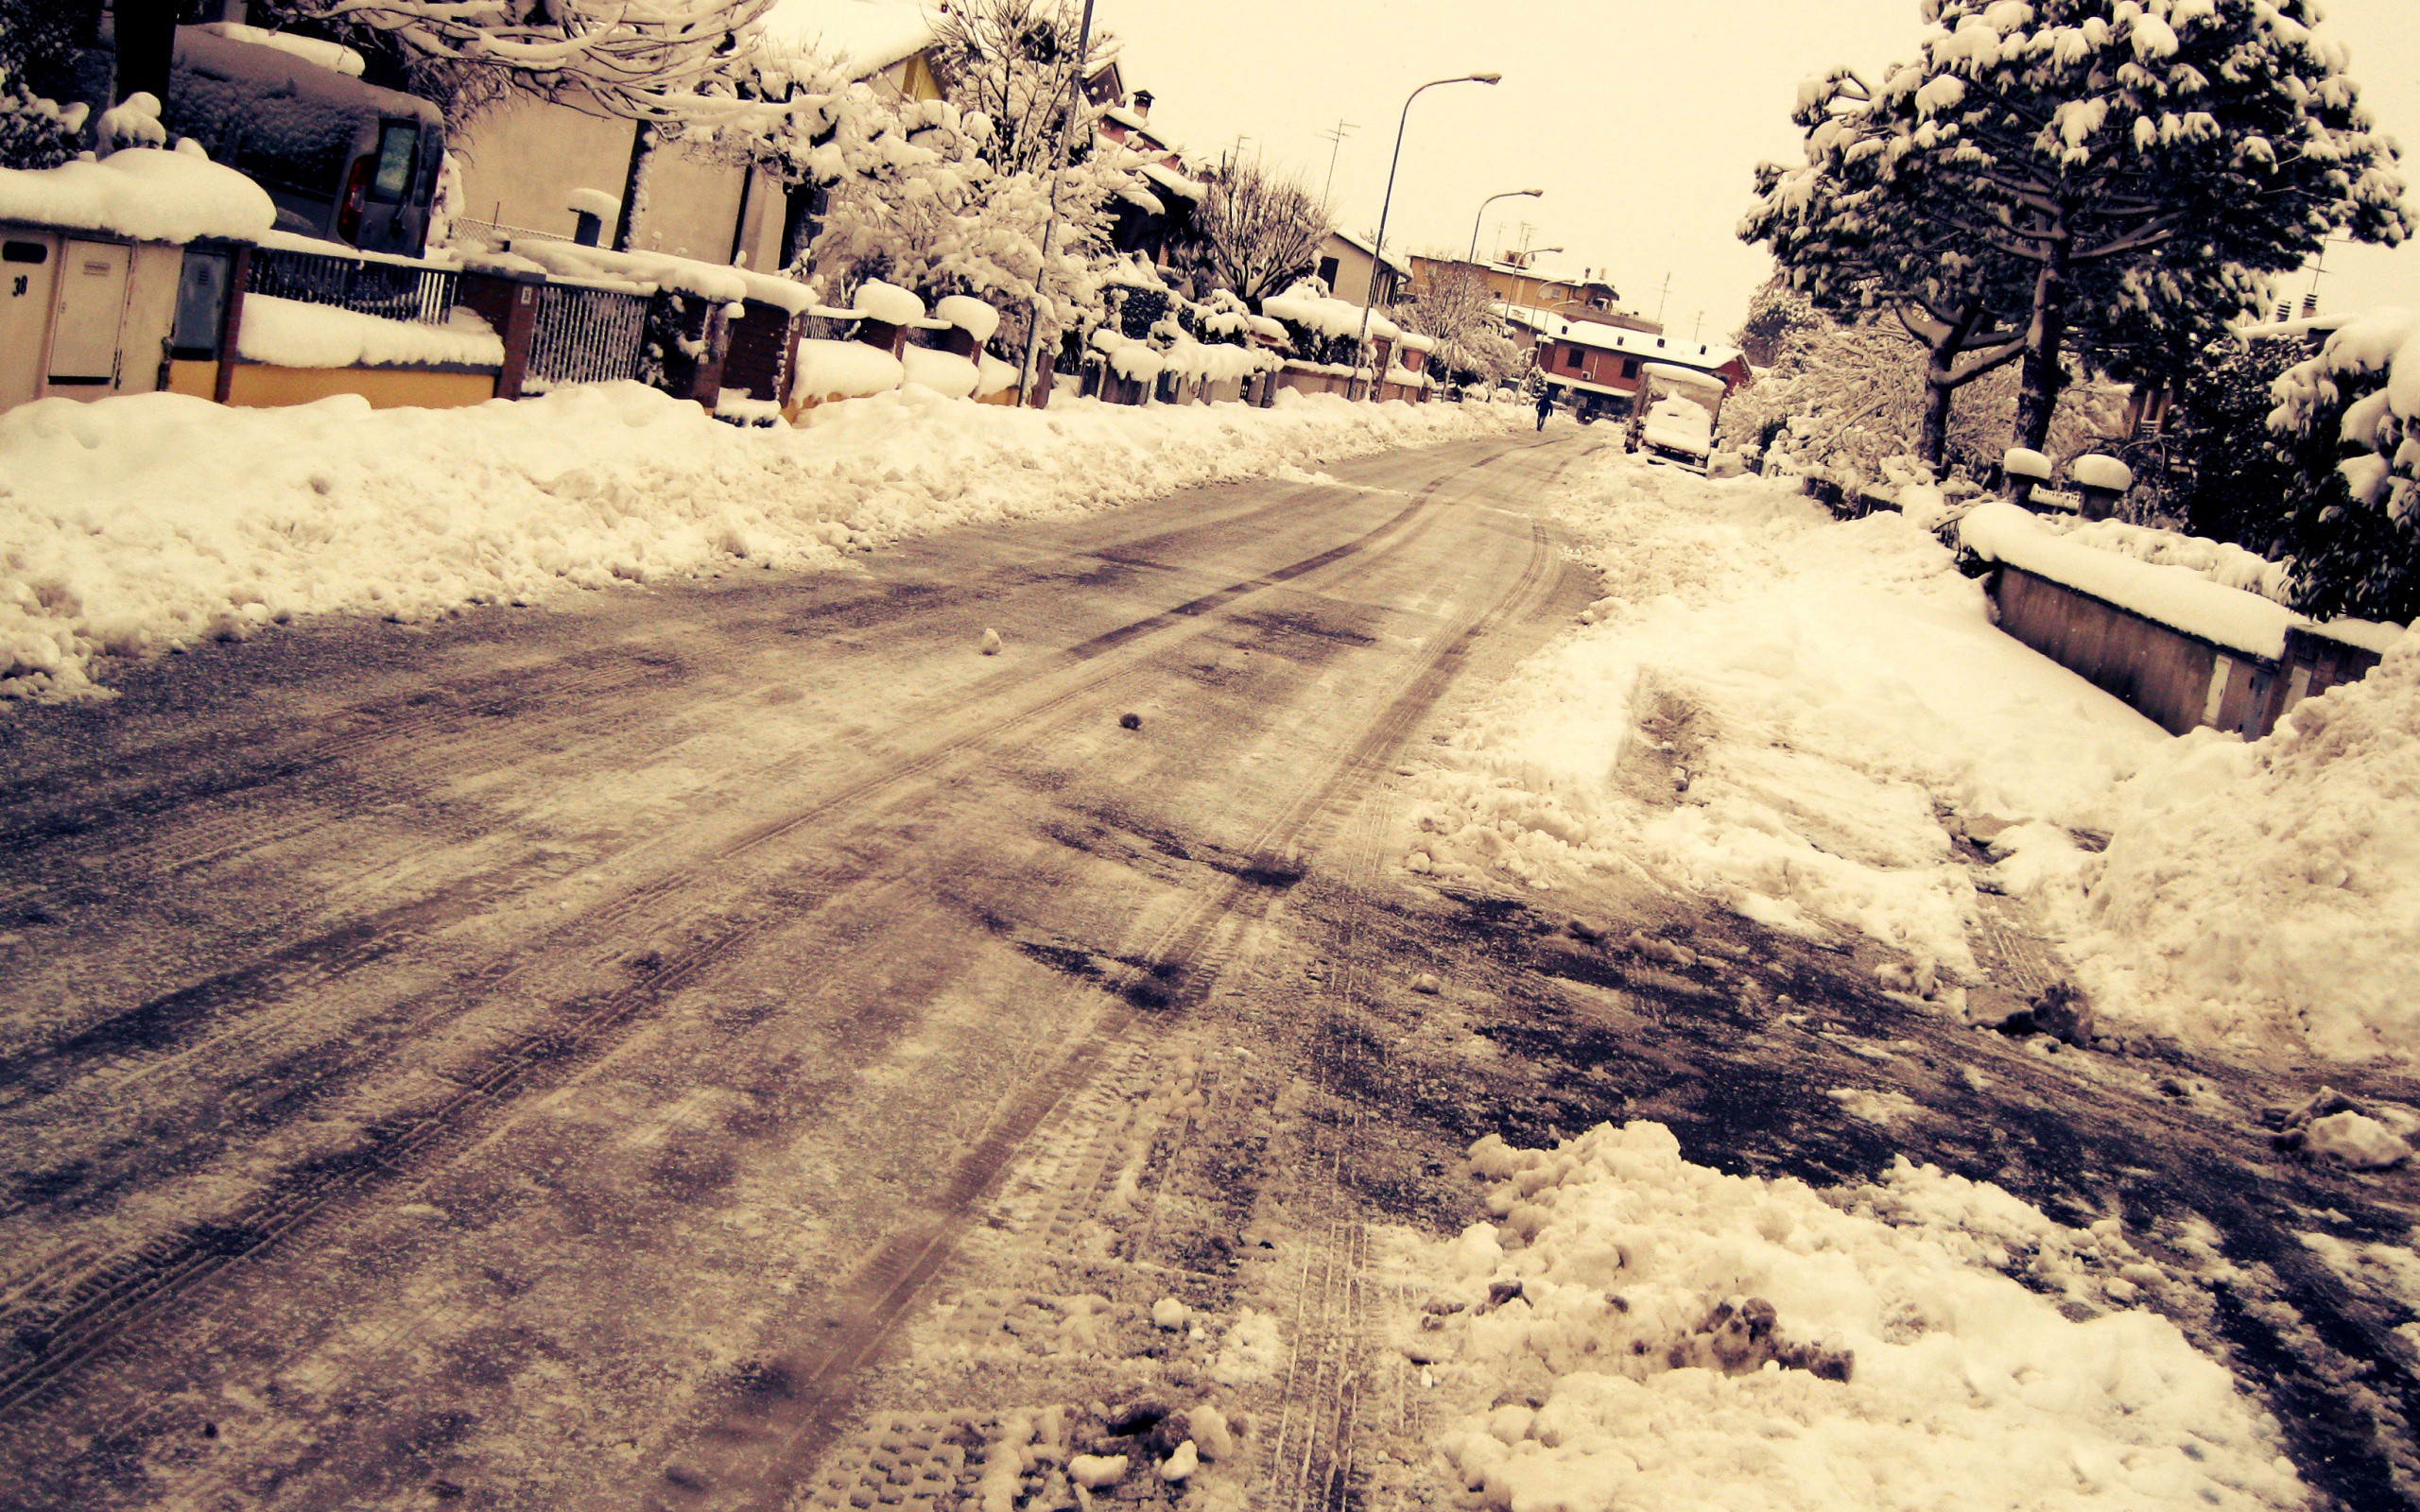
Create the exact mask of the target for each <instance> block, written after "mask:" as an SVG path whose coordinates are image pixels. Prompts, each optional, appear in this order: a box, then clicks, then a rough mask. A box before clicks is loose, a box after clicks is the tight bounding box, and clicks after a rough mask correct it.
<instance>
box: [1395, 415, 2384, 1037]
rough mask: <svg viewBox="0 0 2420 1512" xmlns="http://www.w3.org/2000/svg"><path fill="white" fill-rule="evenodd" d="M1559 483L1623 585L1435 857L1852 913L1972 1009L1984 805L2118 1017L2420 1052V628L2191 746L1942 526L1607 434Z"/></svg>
mask: <svg viewBox="0 0 2420 1512" xmlns="http://www.w3.org/2000/svg"><path fill="white" fill-rule="evenodd" d="M1553 507H1554V510H1555V513H1556V514H1557V515H1558V517H1559V518H1560V519H1561V520H1562V521H1563V522H1564V524H1566V525H1567V526H1568V527H1569V529H1570V530H1571V532H1572V534H1573V536H1574V537H1575V539H1576V541H1577V543H1578V548H1579V552H1580V554H1581V555H1582V557H1583V558H1585V559H1586V560H1587V561H1588V562H1589V563H1590V564H1591V565H1592V566H1595V567H1596V568H1597V569H1598V570H1599V572H1600V573H1602V574H1603V576H1604V580H1605V585H1606V588H1607V590H1608V592H1607V593H1606V594H1605V596H1604V597H1603V598H1601V599H1599V601H1598V603H1597V604H1596V605H1595V606H1594V607H1593V608H1591V609H1590V610H1588V611H1587V613H1586V614H1585V615H1584V616H1583V619H1584V620H1585V622H1586V623H1583V624H1582V625H1581V626H1578V627H1575V628H1574V629H1572V630H1571V631H1570V632H1569V633H1568V634H1567V635H1566V636H1565V637H1564V639H1563V640H1561V641H1559V642H1557V643H1556V644H1552V645H1550V646H1548V647H1547V649H1546V650H1544V651H1542V652H1540V653H1539V654H1538V655H1536V656H1535V657H1532V658H1531V659H1530V661H1529V662H1525V663H1524V664H1523V665H1522V666H1521V667H1520V668H1518V669H1517V670H1516V671H1515V672H1514V674H1513V676H1512V677H1511V678H1509V679H1506V681H1505V682H1504V683H1503V684H1502V685H1501V686H1500V687H1498V688H1497V689H1495V691H1494V692H1492V693H1491V694H1490V695H1489V696H1487V697H1486V698H1485V699H1483V700H1482V701H1481V702H1480V703H1479V704H1478V706H1477V707H1476V708H1475V709H1474V710H1473V711H1472V712H1471V713H1468V714H1467V715H1466V716H1464V718H1463V720H1462V722H1461V726H1460V728H1458V729H1457V730H1454V731H1453V732H1452V734H1451V735H1450V736H1449V737H1448V739H1447V741H1446V742H1445V744H1444V745H1443V747H1438V748H1436V749H1435V750H1434V751H1433V760H1432V762H1431V764H1430V765H1428V767H1427V768H1426V769H1425V770H1424V771H1422V772H1421V773H1420V774H1419V775H1418V776H1417V777H1416V778H1415V779H1414V780H1413V782H1411V784H1410V789H1411V792H1412V794H1413V795H1414V797H1415V798H1416V799H1419V800H1420V801H1419V802H1418V803H1417V805H1416V806H1415V808H1414V809H1413V811H1412V813H1411V821H1412V827H1411V833H1409V835H1407V837H1406V851H1405V856H1404V860H1405V863H1406V865H1407V866H1409V868H1410V869H1411V870H1412V871H1414V872H1425V873H1430V874H1434V875H1438V876H1443V877H1447V878H1458V879H1464V880H1475V879H1481V878H1487V879H1500V880H1510V881H1515V882H1518V883H1521V884H1526V885H1530V886H1536V887H1553V886H1557V885H1564V884H1565V883H1567V882H1570V881H1573V880H1575V879H1576V878H1577V877H1579V876H1584V875H1585V874H1588V873H1592V872H1593V873H1603V874H1611V875H1614V876H1619V877H1629V878H1634V879H1638V880H1643V881H1645V882H1647V883H1649V884H1650V885H1656V886H1662V887H1668V888H1678V889H1685V890H1687V891H1689V892H1693V893H1696V894H1699V895H1702V896H1705V897H1709V898H1712V899H1714V900H1716V901H1718V902H1721V903H1723V904H1725V905H1727V906H1729V907H1731V908H1732V909H1734V910H1736V911H1737V912H1738V913H1740V914H1742V915H1745V916H1747V917H1749V918H1752V919H1758V920H1761V921H1763V922H1766V923H1768V924H1772V925H1774V926H1776V927H1779V928H1783V929H1789V930H1793V931H1798V932H1801V933H1808V934H1825V933H1835V932H1849V933H1854V934H1857V935H1861V936H1866V937H1868V938H1870V939H1872V940H1874V941H1876V942H1878V943H1879V944H1881V945H1883V946H1886V947H1889V948H1891V949H1892V950H1894V951H1896V952H1900V953H1904V954H1905V955H1906V956H1908V957H1909V958H1910V964H1911V966H1912V968H1913V980H1915V981H1916V982H1918V983H1919V984H1921V987H1920V989H1921V990H1923V991H1924V993H1925V995H1927V996H1931V997H1934V998H1936V1000H1937V1001H1938V1002H1939V1003H1940V1004H1941V1005H1942V1006H1943V1007H1944V1009H1945V1011H1953V1012H1954V1011H1956V1010H1957V1007H1958V1005H1959V1003H1960V1001H1961V999H1962V988H1963V987H1965V986H1973V985H1975V984H1976V983H1977V982H1979V980H1981V978H1980V977H1979V974H1978V972H1979V968H1978V963H1977V961H1976V959H1975V957H1974V954H1973V953H1972V951H1971V949H1970V947H1969V944H1968V941H1969V938H1970V934H1971V932H1972V931H1973V930H1974V929H1975V928H1976V926H1977V924H1978V923H1979V912H1980V903H1979V899H1978V897H1977V893H1976V881H1977V879H1978V876H1979V873H1978V871H1977V869H1976V868H1974V867H1973V866H1971V865H1970V864H1969V863H1968V862H1967V861H1966V860H1964V859H1962V857H1961V854H1960V852H1959V851H1957V850H1956V849H1955V848H1954V846H1953V840H1952V832H1953V830H1954V829H1962V830H1963V831H1964V832H1965V833H1967V834H1968V835H1970V836H1973V837H1977V838H1979V839H1987V840H1988V841H1989V844H1990V847H1991V854H1992V857H1993V858H1994V860H1995V862H1996V865H1994V866H1993V867H1992V868H1990V871H1989V872H1988V874H1987V876H1988V885H1993V886H1997V887H1998V888H1999V889H2000V890H2002V891H2004V892H2008V893H2011V894H2014V895H2016V896H2019V897H2024V898H2029V899H2031V900H2033V901H2034V902H2038V903H2040V904H2041V905H2042V915H2041V917H2042V919H2043V921H2044V922H2045V924H2046V925H2047V926H2048V928H2049V929H2050V930H2051V931H2052V933H2053V934H2054V936H2056V938H2057V939H2058V941H2059V943H2060V945H2061V946H2062V948H2063V949H2064V950H2065V951H2066V954H2067V955H2068V956H2069V958H2070V960H2071V962H2072V963H2073V965H2074V967H2075V969H2076V974H2077V978H2078V980H2079V981H2080V982H2081V984H2082V985H2083V987H2084V988H2086V990H2087V993H2088V995H2089V996H2090V997H2091V998H2092V999H2093V1002H2094V1005H2095V1008H2096V1010H2097V1013H2098V1017H2099V1022H2100V1026H2101V1027H2102V1029H2103V1030H2105V1031H2107V1032H2109V1033H2110V1034H2111V1035H2113V1036H2114V1037H2118V1038H2120V1039H2135V1038H2140V1037H2156V1036H2169V1037H2173V1038H2175V1039H2177V1040H2187V1041H2195V1042H2200V1043H2204V1044H2221V1043H2223V1044H2225V1045H2226V1046H2228V1048H2230V1050H2231V1051H2232V1052H2234V1053H2237V1054H2243V1053H2255V1052H2257V1053H2268V1052H2273V1051H2285V1052H2288V1053H2291V1054H2296V1055H2299V1054H2305V1053H2313V1054H2317V1055H2320V1056H2325V1057H2332V1058H2364V1057H2373V1056H2377V1055H2381V1054H2384V1055H2394V1056H2404V1057H2408V1056H2411V1055H2412V1054H2413V1053H2414V1052H2415V1051H2416V1050H2420V998H2415V997H2414V995H2413V994H2412V992H2411V986H2410V981H2411V965H2412V961H2413V952H2414V945H2413V942H2414V941H2420V637H2413V636H2410V635H2406V636H2405V637H2404V638H2403V640H2402V641H2401V642H2400V643H2397V644H2396V647H2395V649H2394V650H2392V651H2390V652H2389V653H2388V656H2387V660H2386V662H2385V664H2384V665H2383V666H2381V667H2380V668H2379V669H2378V670H2377V672H2375V673H2373V674H2372V675H2371V676H2370V677H2369V679H2366V680H2365V681H2363V682H2360V683H2357V684H2353V685H2351V686H2349V687H2344V688H2340V689H2337V690H2335V691H2332V692H2330V693H2328V694H2326V695H2325V696H2322V697H2319V698H2314V699H2310V700H2308V701H2307V702H2305V703H2304V704H2302V705H2301V706H2300V707H2299V708H2298V709H2297V710H2295V712H2294V713H2292V715H2291V716H2290V718H2289V719H2288V720H2287V721H2286V722H2285V724H2284V725H2282V726H2281V727H2280V728H2279V730H2278V731H2277V732H2276V733H2275V734H2273V735H2272V736H2270V737H2269V738H2268V739H2266V740H2263V741H2261V742H2258V743H2257V744H2254V745H2249V746H2247V745H2245V744H2244V743H2243V742H2241V741H2240V740H2238V739H2237V738H2236V737H2234V736H2232V735H2222V734H2220V733H2218V732H2216V731H2213V730H2203V731H2199V732H2197V733H2195V734H2193V735H2191V736H2188V737H2187V738H2185V739H2183V740H2176V739H2172V738H2170V737H2169V736H2168V735H2167V734H2165V733H2164V732H2162V731H2161V730H2159V729H2158V727H2156V726H2154V725H2153V724H2152V723H2151V721H2149V720H2148V719H2145V718H2143V717H2142V716H2141V715H2139V714H2137V713H2134V712H2133V711H2132V710H2130V709H2128V708H2126V707H2125V706H2124V705H2123V704H2121V703H2119V702H2118V700H2116V699H2115V698H2112V697H2110V696H2108V695H2106V694H2104V693H2102V692H2100V690H2099V689H2097V688H2095V687H2093V686H2092V685H2091V684H2089V683H2087V682H2085V681H2084V680H2083V679H2082V678H2079V677H2077V676H2075V675H2074V674H2072V673H2070V672H2067V671H2066V670H2065V669H2064V668H2062V667H2060V666H2058V665H2057V664H2056V663H2054V662H2051V661H2050V660H2048V658H2046V657H2043V656H2040V655H2038V654H2036V653H2035V652H2033V651H2031V650H2030V649H2028V648H2027V647H2026V646H2024V645H2022V644H2019V643H2018V642H2016V641H2015V640H2014V639H2013V638H2011V637H2009V636H2008V635H2005V634H2003V633H2002V632H2001V631H2000V630H1998V629H1997V627H1994V625H1993V623H1992V621H1991V617H1990V612H1989V602H1988V600H1987V599H1986V598H1985V596H1984V593H1983V591H1982V588H1981V586H1980V584H1979V583H1977V582H1975V581H1973V580H1970V579H1968V578H1966V577H1963V576H1961V575H1960V574H1959V573H1958V571H1957V570H1956V564H1955V562H1954V561H1953V559H1952V558H1951V556H1950V554H1949V552H1948V551H1947V550H1946V549H1945V548H1944V547H1943V546H1942V545H1941V543H1940V542H1939V541H1936V540H1935V539H1934V538H1933V536H1932V535H1931V534H1930V533H1929V532H1928V531H1927V530H1926V529H1924V528H1922V526H1921V524H1919V523H1918V522H1913V521H1910V520H1905V519H1902V518H1900V517H1899V516H1897V515H1893V514H1880V515H1876V516H1872V517H1870V518H1867V519H1863V520H1858V521H1855V522H1852V523H1848V524H1841V523H1838V522H1835V521H1834V520H1832V519H1831V518H1830V516H1829V515H1828V514H1826V513H1825V512H1824V511H1823V510H1822V509H1820V508H1818V507H1815V506H1814V505H1812V504H1810V503H1809V502H1808V501H1806V499H1804V498H1801V497H1799V496H1797V495H1796V494H1795V493H1793V492H1791V491H1789V490H1788V489H1787V488H1785V487H1782V486H1779V485H1776V484H1773V483H1770V482H1767V481H1765V480H1762V479H1757V478H1738V479H1731V480H1726V481H1720V482H1710V481H1708V480H1705V479H1703V478H1699V477H1696V476H1693V475H1691V474H1688V473H1684V472H1679V471H1677V470H1674V469H1670V468H1663V467H1650V466H1646V465H1643V464H1641V463H1639V462H1637V461H1635V460H1634V459H1632V458H1629V457H1624V456H1621V455H1617V454H1615V455H1607V456H1605V457H1603V458H1601V459H1599V460H1598V461H1596V462H1594V463H1592V464H1591V465H1590V466H1589V467H1588V468H1587V469H1585V470H1584V471H1582V472H1579V473H1578V474H1577V476H1576V481H1575V483H1574V485H1573V487H1572V488H1571V490H1570V491H1569V492H1568V494H1566V495H1565V496H1564V497H1563V498H1561V499H1558V500H1556V501H1553ZM2077 549H2081V548H2077ZM2110 561H2111V563H2113V564H2114V565H2115V566H2116V567H2119V568H2125V569H2135V570H2142V567H2141V563H2139V562H2137V561H2135V560H2134V559H2133V558H2130V557H2126V556H2118V555H2112V556H2111V558H2110ZM2187 581H2188V582H2194V583H2199V582H2200V581H2201V580H2200V579H2193V578H2188V579H2187ZM2230 596H2236V595H2230ZM2250 602H2252V603H2254V604H2256V605H2259V606H2260V607H2262V608H2264V609H2273V606H2269V605H2267V604H2266V603H2265V602H2264V601H2261V600H2257V599H2254V600H2250ZM2278 612H2279V613H2282V612H2283V611H2282V610H2280V611H2278ZM2080 832H2098V833H2106V834H2108V835H2110V836H2111V839H2110V841H2109V844H2108V848H2107V851H2106V853H2105V854H2095V853H2092V852H2091V851H2089V850H2087V849H2085V848H2083V847H2082V846H2080V845H2079V844H2078V842H2077V836H2078V834H2079V833H2080Z"/></svg>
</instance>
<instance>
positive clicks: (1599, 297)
mask: <svg viewBox="0 0 2420 1512" xmlns="http://www.w3.org/2000/svg"><path fill="white" fill-rule="evenodd" d="M1458 269H1467V270H1469V271H1470V272H1472V273H1474V274H1476V275H1477V276H1478V279H1479V280H1480V282H1482V283H1485V284H1486V285H1487V286H1488V288H1489V290H1490V291H1491V292H1493V293H1494V294H1495V300H1496V302H1497V303H1499V304H1505V305H1512V306H1517V307H1519V308H1522V309H1530V310H1542V311H1545V312H1546V313H1547V314H1549V315H1555V316H1560V317H1562V318H1564V319H1566V320H1597V321H1601V322H1603V323H1605V324H1608V325H1623V326H1629V327H1630V328H1631V329H1633V330H1634V331H1660V330H1661V329H1662V328H1661V327H1659V326H1657V325H1655V324H1654V322H1652V321H1650V320H1646V319H1642V318H1639V317H1638V316H1635V315H1633V314H1631V313H1630V312H1629V311H1627V310H1624V309H1623V308H1622V306H1621V295H1620V294H1618V293H1617V292H1616V290H1615V288H1614V285H1613V283H1612V282H1611V281H1610V280H1608V279H1605V278H1602V277H1599V275H1598V273H1597V271H1596V270H1595V269H1594V268H1587V269H1583V270H1582V271H1581V272H1579V273H1577V274H1571V273H1556V272H1551V271H1548V270H1546V269H1543V268H1537V267H1533V266H1530V264H1529V263H1528V262H1527V261H1525V260H1509V261H1506V262H1500V263H1475V262H1471V261H1468V260H1467V259H1464V258H1460V257H1426V256H1422V255H1421V254H1419V253H1414V254H1412V258H1411V292H1412V296H1413V297H1414V298H1415V299H1416V298H1418V297H1419V296H1420V295H1422V294H1425V293H1426V292H1427V291H1428V289H1429V288H1430V287H1431V286H1432V285H1433V284H1434V283H1436V282H1437V281H1438V280H1439V279H1440V278H1443V277H1446V276H1448V275H1450V274H1452V273H1453V272H1455V271H1456V270H1458Z"/></svg>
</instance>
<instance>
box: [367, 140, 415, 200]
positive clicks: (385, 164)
mask: <svg viewBox="0 0 2420 1512" xmlns="http://www.w3.org/2000/svg"><path fill="white" fill-rule="evenodd" d="M418 146H420V126H419V123H418V122H414V121H385V122H381V123H380V124H379V128H378V171H377V173H376V174H375V175H374V176H372V179H371V180H370V198H372V199H374V200H376V201H377V202H378V203H380V204H382V205H392V204H399V203H401V202H402V201H403V199H404V198H405V197H406V196H407V195H409V194H410V193H411V188H412V155H413V151H414V149H415V148H417V147H418Z"/></svg>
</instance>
